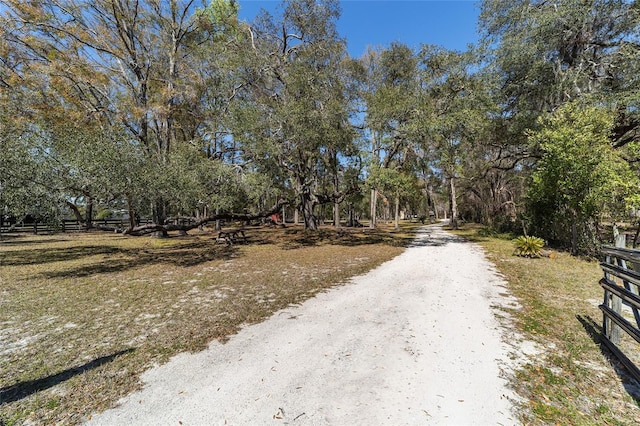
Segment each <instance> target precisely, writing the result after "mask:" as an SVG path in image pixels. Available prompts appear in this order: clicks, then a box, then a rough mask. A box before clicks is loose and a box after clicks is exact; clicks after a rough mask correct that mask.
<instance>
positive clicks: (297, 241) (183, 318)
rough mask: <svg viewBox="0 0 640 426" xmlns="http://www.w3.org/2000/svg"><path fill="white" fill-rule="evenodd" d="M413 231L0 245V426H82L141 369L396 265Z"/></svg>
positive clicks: (92, 236)
mask: <svg viewBox="0 0 640 426" xmlns="http://www.w3.org/2000/svg"><path fill="white" fill-rule="evenodd" d="M416 228H417V224H409V223H407V224H405V225H403V227H402V228H401V230H400V231H399V232H394V231H393V230H392V228H384V227H382V228H381V229H379V230H376V231H375V232H369V231H368V230H365V229H359V230H344V231H335V230H333V229H331V228H323V229H321V230H320V231H319V232H316V233H310V232H305V231H304V230H302V229H301V228H297V227H294V226H290V227H288V228H285V229H268V228H249V229H248V230H247V236H248V238H249V243H248V244H246V245H244V244H237V245H233V246H227V245H225V244H220V243H218V242H216V240H215V235H216V234H215V233H213V232H211V233H206V232H204V233H197V232H192V234H193V235H189V236H185V237H172V238H167V239H154V238H150V237H128V236H122V235H117V234H107V233H99V232H96V233H78V234H57V235H49V236H40V235H23V236H16V235H12V236H8V235H6V234H5V235H3V236H2V240H0V402H1V405H0V425H11V424H15V423H18V424H20V423H22V422H23V421H25V420H30V421H32V422H33V423H35V424H54V423H57V424H76V423H78V422H81V421H82V420H83V419H85V418H86V416H88V415H89V414H90V413H92V412H95V411H96V410H102V409H104V408H107V407H109V406H110V405H112V404H113V403H114V402H115V401H117V400H118V398H120V397H122V396H124V395H126V394H128V393H129V392H131V391H132V390H134V389H136V388H138V387H139V385H140V384H139V376H140V374H141V373H142V372H143V371H145V370H146V369H148V368H150V367H152V366H153V365H156V364H158V363H162V362H165V361H166V360H167V359H168V358H169V357H170V356H172V355H174V354H176V353H179V352H183V351H197V350H201V349H203V348H205V347H206V345H207V343H208V342H210V341H211V340H213V339H220V340H224V339H226V338H228V336H230V335H232V334H234V333H236V332H237V331H238V329H239V328H240V327H241V326H242V325H245V324H250V323H255V322H258V321H262V320H264V319H265V318H267V317H269V316H270V315H271V314H272V313H274V312H275V311H277V310H280V309H282V308H285V307H287V306H289V305H291V304H296V303H300V302H302V301H304V300H306V299H308V298H310V297H312V296H314V295H315V294H317V293H318V292H321V291H323V290H325V289H327V288H329V287H332V286H335V285H337V284H340V283H344V282H345V281H346V280H347V279H348V278H349V277H352V276H355V275H358V274H361V273H364V272H366V271H368V270H370V269H372V268H374V267H376V266H377V265H379V264H381V263H382V262H385V261H387V260H389V259H391V258H393V257H395V256H396V255H398V254H400V253H401V252H402V251H403V250H404V247H405V246H406V244H407V243H408V242H410V241H411V240H412V238H413V233H414V231H415V229H416Z"/></svg>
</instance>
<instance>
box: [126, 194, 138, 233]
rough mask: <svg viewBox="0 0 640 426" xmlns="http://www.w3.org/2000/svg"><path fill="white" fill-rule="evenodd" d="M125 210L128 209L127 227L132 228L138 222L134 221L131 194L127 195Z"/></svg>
mask: <svg viewBox="0 0 640 426" xmlns="http://www.w3.org/2000/svg"><path fill="white" fill-rule="evenodd" d="M127 210H128V211H129V229H133V228H135V227H136V226H137V225H138V224H137V223H136V213H135V211H134V210H133V203H132V202H131V196H129V195H127Z"/></svg>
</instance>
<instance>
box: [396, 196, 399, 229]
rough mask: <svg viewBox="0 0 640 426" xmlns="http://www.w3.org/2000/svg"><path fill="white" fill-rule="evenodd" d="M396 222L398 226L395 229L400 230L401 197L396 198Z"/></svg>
mask: <svg viewBox="0 0 640 426" xmlns="http://www.w3.org/2000/svg"><path fill="white" fill-rule="evenodd" d="M395 210H396V211H395V216H396V218H395V220H396V225H395V228H396V229H398V228H400V222H399V220H400V197H396V209H395Z"/></svg>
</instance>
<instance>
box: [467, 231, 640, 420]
mask: <svg viewBox="0 0 640 426" xmlns="http://www.w3.org/2000/svg"><path fill="white" fill-rule="evenodd" d="M456 233H457V234H458V235H462V236H464V237H466V238H467V239H469V240H471V241H474V242H477V243H478V244H480V245H481V246H482V247H483V248H484V250H485V252H486V254H487V256H488V258H489V260H490V261H492V262H493V263H494V264H495V265H496V266H497V269H498V270H499V271H500V273H501V274H502V275H503V276H504V277H505V279H506V281H508V283H509V288H510V291H511V293H512V294H513V295H514V296H515V297H516V298H517V299H518V301H519V302H520V304H521V306H522V307H521V309H518V310H512V311H510V312H509V313H510V314H511V316H512V317H513V318H514V320H515V324H516V326H517V328H518V329H519V330H520V332H521V333H522V335H523V336H524V337H525V338H526V339H528V340H532V341H534V342H536V343H537V344H538V347H539V349H540V351H541V353H540V354H539V355H538V356H537V357H536V358H535V359H532V360H530V362H527V363H525V364H524V365H523V366H522V368H520V370H519V371H518V372H517V376H516V380H515V381H514V383H513V386H514V388H515V389H516V390H517V392H518V393H519V394H520V395H521V396H522V397H523V398H524V402H523V404H524V406H523V410H522V413H523V416H524V418H523V422H524V423H525V424H530V425H548V424H551V425H637V424H640V409H639V408H638V402H637V401H636V400H634V399H633V398H632V397H631V396H630V394H635V395H636V396H640V389H638V388H637V384H636V383H635V382H634V381H632V380H631V379H628V378H626V376H625V372H624V369H623V367H621V366H620V365H619V363H617V362H616V361H615V359H612V358H611V356H610V355H609V353H608V351H607V349H606V348H605V347H604V346H603V345H602V346H601V345H600V343H599V340H598V339H599V334H600V333H601V323H602V313H601V311H600V310H599V309H598V307H597V306H598V305H599V304H600V303H602V299H603V290H602V288H601V287H600V286H599V285H598V281H599V280H600V278H602V270H601V269H600V266H599V264H598V262H597V261H588V260H584V259H579V258H576V257H572V256H570V255H568V254H566V253H557V256H556V257H555V258H552V259H550V258H540V259H528V258H523V257H517V256H514V255H513V252H514V245H513V243H512V242H511V238H513V236H508V235H493V236H486V232H482V228H479V227H477V226H472V225H468V226H466V227H465V228H463V229H462V230H460V231H458V232H456ZM628 349H629V350H630V351H634V352H637V351H638V346H637V345H634V346H629V348H628Z"/></svg>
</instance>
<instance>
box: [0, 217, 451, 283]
mask: <svg viewBox="0 0 640 426" xmlns="http://www.w3.org/2000/svg"><path fill="white" fill-rule="evenodd" d="M246 231H247V240H248V243H247V244H233V245H225V244H220V243H219V242H217V241H216V238H213V239H206V240H202V239H201V240H192V241H190V240H188V238H189V237H170V239H173V238H177V239H181V240H182V241H181V242H179V243H176V244H171V245H168V246H164V247H149V246H144V247H139V248H122V247H118V246H117V245H108V244H109V236H107V235H105V245H98V244H96V243H95V242H93V243H92V244H91V245H77V246H72V247H62V248H56V249H51V248H48V249H45V248H33V249H23V250H15V251H6V252H0V265H2V266H28V265H46V264H49V263H54V262H69V263H71V262H73V261H78V260H82V259H84V258H88V257H92V256H104V258H97V259H95V260H94V261H87V262H83V264H80V262H77V263H76V264H75V265H73V264H69V265H66V264H64V263H63V264H61V265H56V267H51V268H46V269H47V270H46V271H44V272H42V273H40V274H39V275H40V276H42V277H44V278H66V277H87V276H91V275H97V274H110V273H114V272H123V271H126V270H128V269H131V268H136V267H143V266H148V265H160V264H166V265H173V266H177V267H189V266H196V265H199V264H202V263H205V262H209V261H213V260H228V259H230V258H232V257H234V256H237V255H239V253H240V252H241V249H242V247H245V246H247V245H249V246H251V245H270V244H272V245H275V246H278V247H280V248H282V249H286V250H294V249H297V248H304V247H315V246H321V245H341V246H350V247H357V246H364V245H375V244H384V245H389V246H395V247H409V246H412V245H416V244H417V245H441V244H445V243H446V242H429V241H417V240H415V239H414V235H413V232H412V231H406V230H405V231H399V232H388V231H384V230H368V229H363V228H340V229H320V230H318V231H306V230H303V229H299V228H297V229H296V228H287V229H283V230H265V229H260V228H255V229H250V228H249V229H247V230H246ZM215 235H217V234H215ZM136 238H143V237H136ZM185 238H187V239H186V240H185ZM451 241H454V240H453V239H452V240H451ZM447 242H449V241H447ZM458 242H460V240H458Z"/></svg>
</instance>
